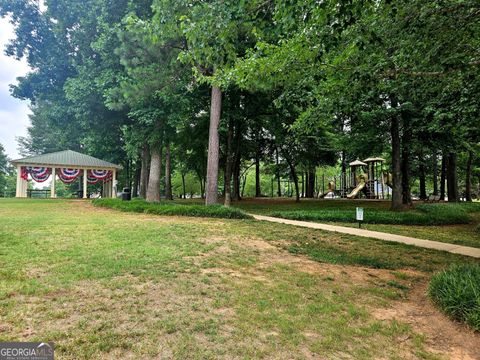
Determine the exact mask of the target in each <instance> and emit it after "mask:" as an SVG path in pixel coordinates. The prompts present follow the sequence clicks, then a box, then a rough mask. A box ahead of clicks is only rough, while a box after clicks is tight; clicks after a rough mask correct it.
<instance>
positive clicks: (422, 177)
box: [418, 157, 427, 200]
mask: <svg viewBox="0 0 480 360" xmlns="http://www.w3.org/2000/svg"><path fill="white" fill-rule="evenodd" d="M418 172H419V180H420V199H421V200H426V199H427V189H426V185H425V182H426V179H425V164H424V163H423V161H422V157H420V165H419V167H418Z"/></svg>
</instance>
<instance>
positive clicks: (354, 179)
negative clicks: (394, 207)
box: [319, 157, 392, 199]
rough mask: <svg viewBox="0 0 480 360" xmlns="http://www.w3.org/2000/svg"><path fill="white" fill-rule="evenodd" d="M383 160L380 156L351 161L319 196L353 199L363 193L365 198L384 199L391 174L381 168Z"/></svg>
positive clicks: (388, 188) (390, 180)
mask: <svg viewBox="0 0 480 360" xmlns="http://www.w3.org/2000/svg"><path fill="white" fill-rule="evenodd" d="M384 162H385V159H383V158H380V157H369V158H367V159H365V160H363V161H360V160H355V161H352V162H351V163H350V164H349V166H350V169H349V170H347V171H345V172H342V174H341V176H340V177H339V178H337V177H334V181H330V182H329V183H328V190H327V191H326V192H324V193H323V194H321V195H320V196H319V197H320V198H326V197H328V198H336V197H339V198H347V199H355V198H358V197H360V196H362V195H363V196H364V197H365V198H367V199H385V198H386V196H387V195H388V194H390V193H391V190H390V188H391V187H392V175H391V174H390V173H387V172H385V171H384V170H383V167H384V166H383V163H384ZM337 179H339V180H340V181H339V185H340V187H339V188H337Z"/></svg>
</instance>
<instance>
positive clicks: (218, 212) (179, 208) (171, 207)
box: [93, 199, 251, 219]
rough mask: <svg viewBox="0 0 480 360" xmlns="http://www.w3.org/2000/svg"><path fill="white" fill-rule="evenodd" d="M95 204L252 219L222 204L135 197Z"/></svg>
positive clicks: (156, 211) (141, 211)
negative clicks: (148, 199) (147, 200)
mask: <svg viewBox="0 0 480 360" xmlns="http://www.w3.org/2000/svg"><path fill="white" fill-rule="evenodd" d="M93 204H94V205H95V206H101V207H106V208H110V209H116V210H121V211H126V212H138V213H147V214H156V215H177V216H195V217H211V218H223V219H250V218H251V216H249V215H247V214H246V213H245V212H244V211H243V210H240V209H236V208H230V207H225V206H221V205H213V206H204V205H193V204H186V205H179V204H177V203H171V202H160V203H148V202H146V201H144V200H139V199H135V200H132V201H122V200H119V199H96V200H94V201H93Z"/></svg>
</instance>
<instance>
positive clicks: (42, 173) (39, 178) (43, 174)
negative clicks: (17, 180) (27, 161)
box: [20, 166, 52, 182]
mask: <svg viewBox="0 0 480 360" xmlns="http://www.w3.org/2000/svg"><path fill="white" fill-rule="evenodd" d="M20 171H21V173H20V177H21V178H22V179H23V180H28V174H30V176H31V177H32V179H33V180H35V181H36V182H44V181H46V180H48V178H49V177H50V174H51V172H52V169H50V168H47V167H37V166H22V168H21V170H20Z"/></svg>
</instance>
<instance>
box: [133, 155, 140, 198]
mask: <svg viewBox="0 0 480 360" xmlns="http://www.w3.org/2000/svg"><path fill="white" fill-rule="evenodd" d="M136 165H137V166H136V169H135V179H134V181H133V189H132V197H137V196H138V188H139V186H140V181H141V177H140V176H141V171H142V168H141V164H140V166H138V165H139V164H138V163H137V164H136Z"/></svg>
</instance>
